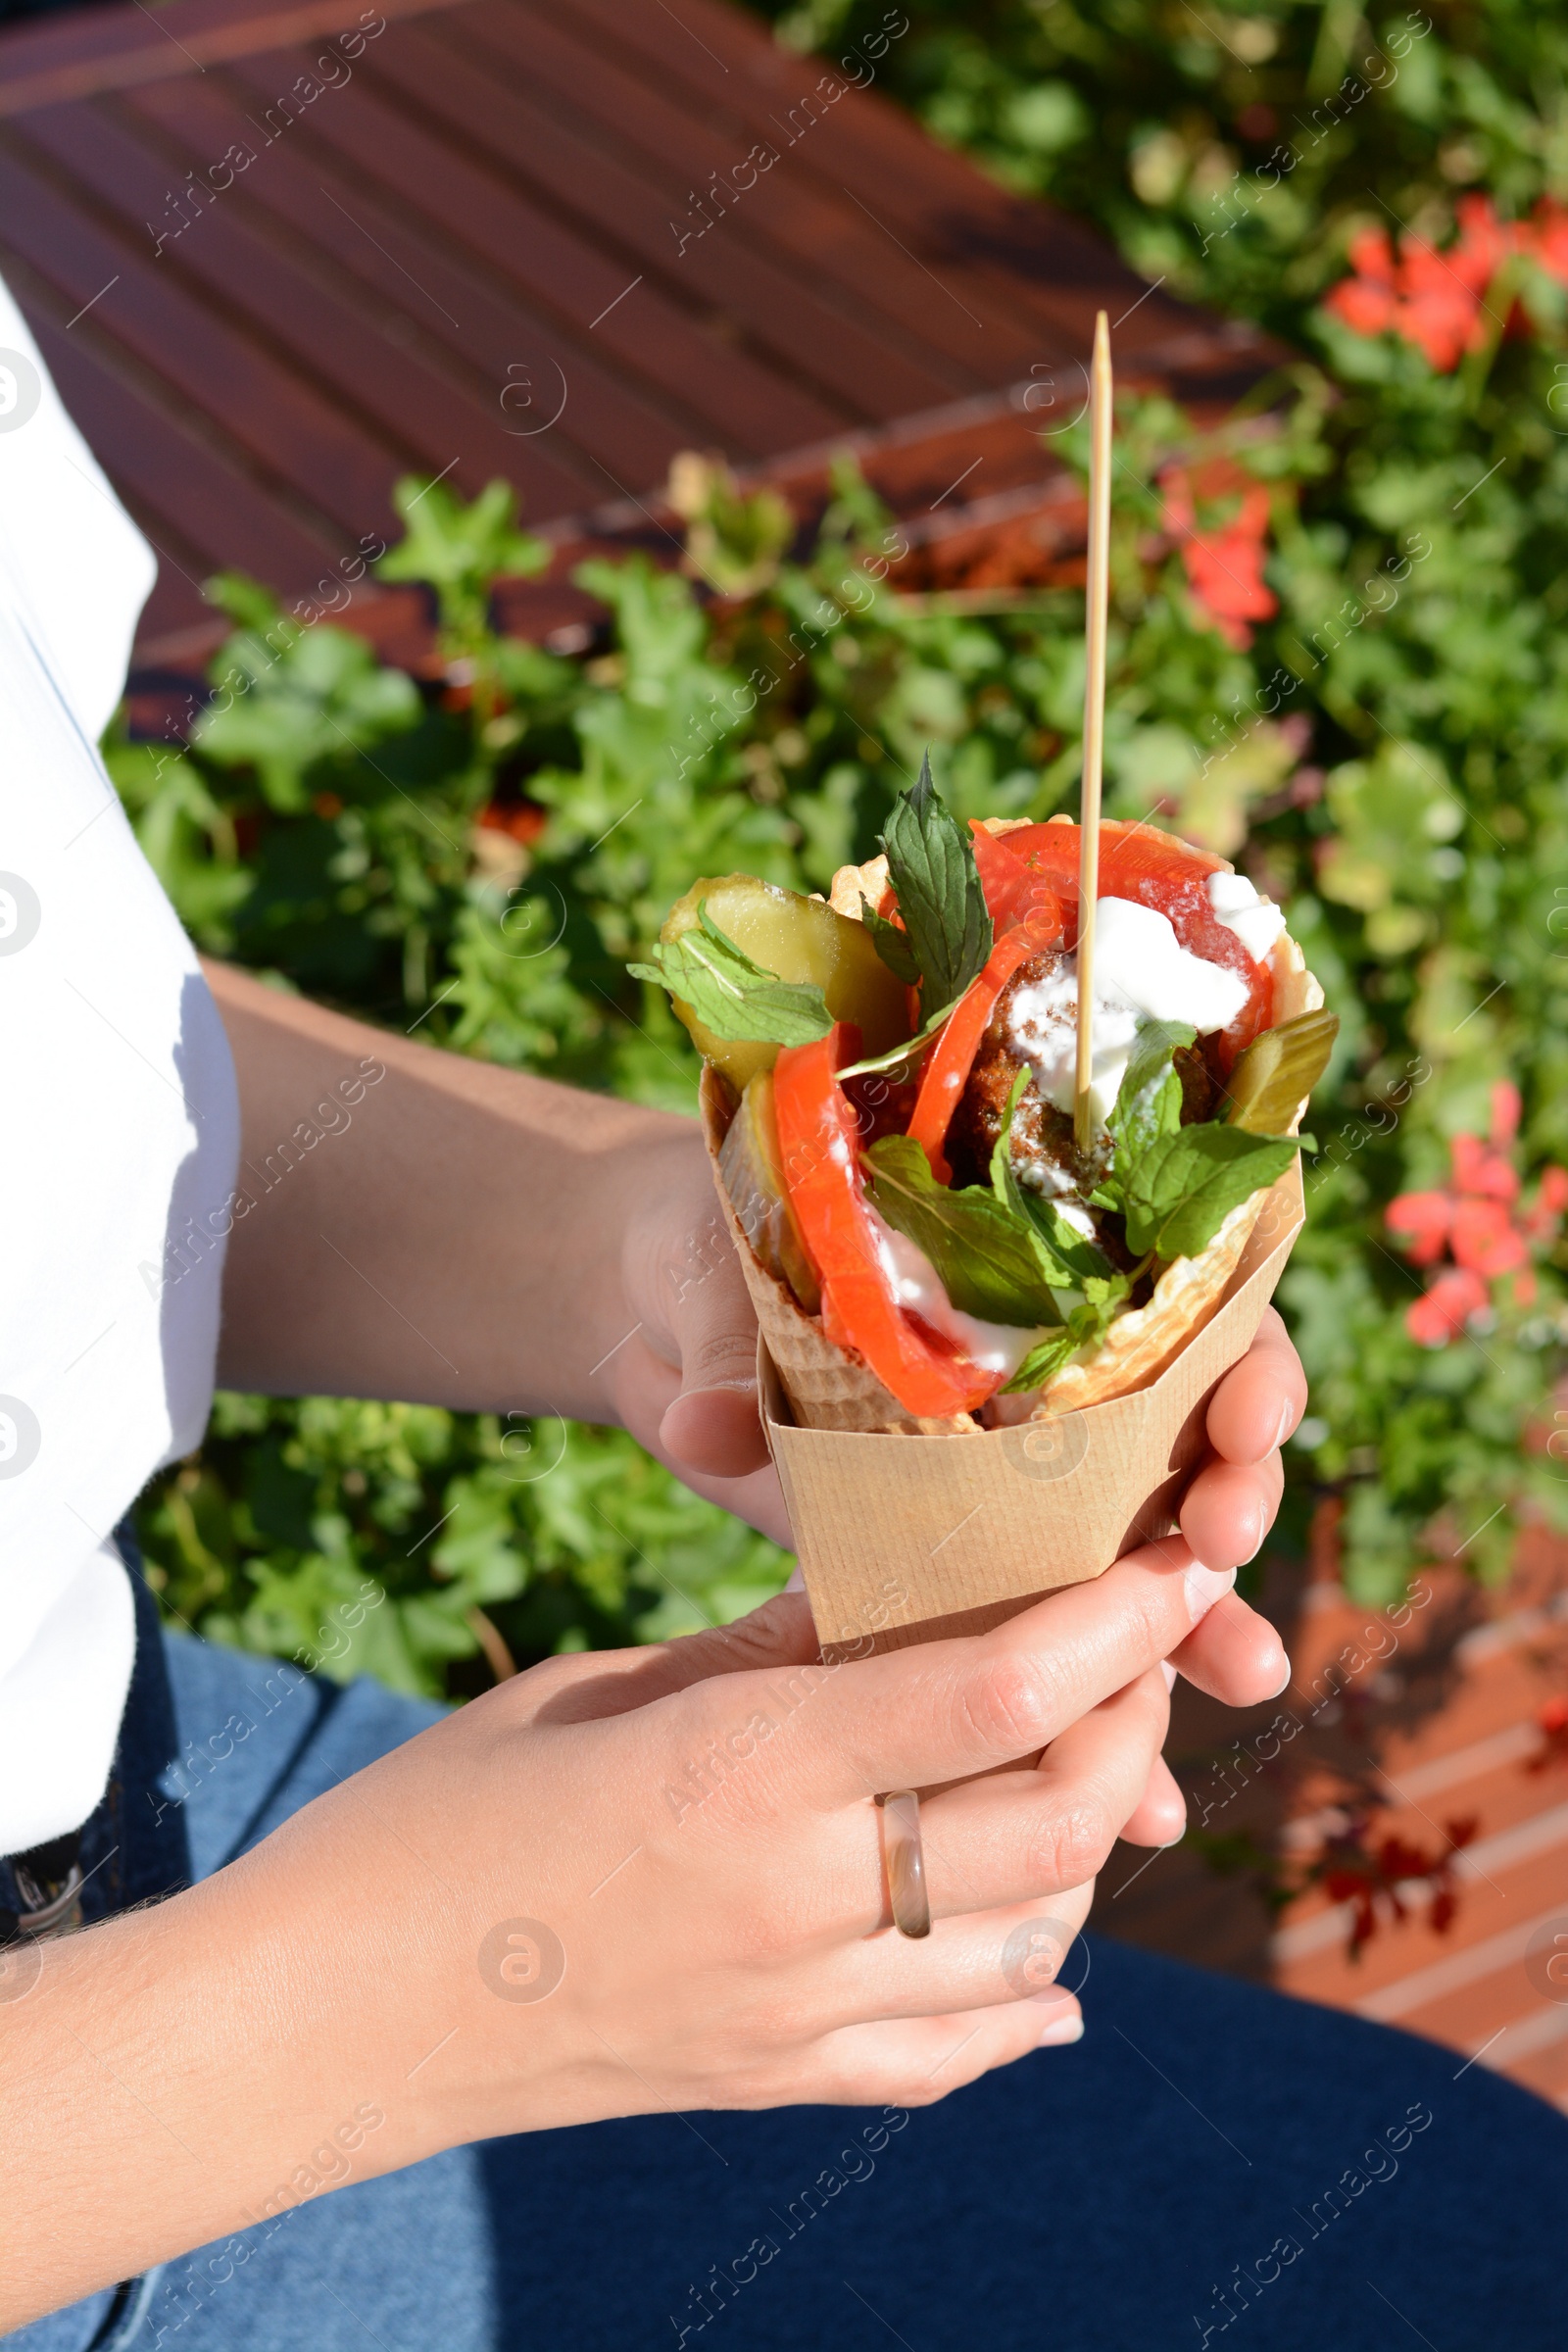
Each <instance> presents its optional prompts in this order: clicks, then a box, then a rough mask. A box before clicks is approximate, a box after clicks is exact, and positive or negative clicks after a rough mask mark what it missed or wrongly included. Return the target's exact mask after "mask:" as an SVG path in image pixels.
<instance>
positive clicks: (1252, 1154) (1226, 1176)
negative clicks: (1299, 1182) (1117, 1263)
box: [1118, 1123, 1297, 1259]
mask: <svg viewBox="0 0 1568 2352" xmlns="http://www.w3.org/2000/svg"><path fill="white" fill-rule="evenodd" d="M1296 1150H1297V1146H1296V1138H1295V1136H1293V1135H1249V1134H1247V1133H1246V1132H1245V1131H1244V1130H1243V1129H1242V1128H1240V1127H1229V1126H1224V1125H1220V1124H1217V1123H1216V1124H1205V1125H1203V1126H1200V1127H1178V1128H1177V1129H1176V1131H1175V1132H1174V1134H1170V1135H1162V1136H1160V1137H1159V1138H1158V1139H1157V1140H1156V1141H1155V1142H1154V1143H1153V1144H1152V1145H1151V1146H1150V1147H1149V1149H1148V1150H1147V1151H1146V1152H1144V1153H1143V1155H1142V1156H1141V1157H1140V1158H1139V1159H1138V1160H1136V1161H1135V1162H1134V1163H1133V1165H1132V1166H1131V1167H1130V1168H1128V1169H1126V1170H1124V1171H1123V1172H1122V1173H1121V1174H1120V1176H1119V1177H1118V1184H1119V1188H1120V1191H1121V1195H1122V1201H1123V1204H1124V1214H1125V1216H1126V1219H1127V1247H1128V1249H1129V1250H1132V1251H1133V1252H1134V1254H1135V1255H1136V1256H1138V1257H1143V1256H1144V1255H1146V1253H1147V1252H1148V1251H1150V1250H1152V1251H1153V1252H1154V1254H1155V1255H1156V1256H1158V1257H1162V1258H1167V1259H1168V1258H1173V1257H1196V1256H1197V1255H1198V1252H1199V1251H1200V1250H1204V1249H1206V1248H1207V1246H1208V1244H1209V1243H1210V1242H1211V1241H1212V1240H1213V1238H1214V1236H1215V1234H1216V1233H1218V1231H1219V1229H1220V1227H1221V1225H1223V1223H1224V1222H1225V1219H1226V1217H1227V1216H1228V1215H1229V1214H1230V1212H1231V1210H1232V1209H1233V1208H1234V1207H1235V1206H1236V1205H1237V1203H1238V1201H1246V1200H1249V1199H1250V1197H1251V1195H1252V1194H1253V1193H1255V1192H1257V1191H1259V1190H1260V1189H1261V1187H1262V1186H1264V1185H1266V1184H1273V1183H1274V1182H1275V1181H1276V1180H1277V1178H1279V1177H1281V1176H1283V1175H1284V1173H1285V1171H1286V1169H1287V1168H1288V1167H1289V1166H1290V1164H1291V1162H1292V1160H1293V1159H1294V1158H1295V1157H1296Z"/></svg>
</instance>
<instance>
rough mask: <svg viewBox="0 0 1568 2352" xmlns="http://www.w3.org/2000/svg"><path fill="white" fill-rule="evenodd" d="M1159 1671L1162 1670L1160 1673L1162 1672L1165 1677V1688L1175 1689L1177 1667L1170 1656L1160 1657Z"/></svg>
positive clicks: (1168, 1689)
mask: <svg viewBox="0 0 1568 2352" xmlns="http://www.w3.org/2000/svg"><path fill="white" fill-rule="evenodd" d="M1159 1671H1160V1673H1161V1674H1162V1675H1163V1676H1164V1677H1165V1688H1166V1690H1167V1691H1174V1690H1175V1688H1176V1669H1175V1667H1174V1666H1173V1665H1172V1664H1171V1662H1170V1660H1169V1658H1161V1659H1160V1661H1159Z"/></svg>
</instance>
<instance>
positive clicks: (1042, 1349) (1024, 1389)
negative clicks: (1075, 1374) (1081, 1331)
mask: <svg viewBox="0 0 1568 2352" xmlns="http://www.w3.org/2000/svg"><path fill="white" fill-rule="evenodd" d="M1078 1346H1079V1343H1078V1341H1077V1340H1076V1339H1075V1338H1074V1337H1073V1332H1072V1326H1071V1324H1068V1325H1067V1326H1066V1328H1065V1329H1064V1330H1061V1331H1057V1332H1053V1333H1052V1336H1051V1338H1050V1339H1049V1340H1042V1341H1041V1342H1040V1344H1039V1346H1038V1347H1035V1348H1030V1350H1029V1352H1028V1354H1027V1355H1026V1356H1025V1357H1024V1359H1023V1362H1022V1363H1021V1364H1020V1365H1019V1366H1018V1369H1017V1371H1016V1372H1015V1373H1014V1374H1013V1376H1012V1378H1011V1379H1010V1380H1009V1381H1008V1382H1007V1383H1006V1385H1005V1388H1004V1389H1003V1390H1002V1392H1001V1394H1002V1395H1003V1396H1004V1397H1022V1396H1025V1395H1027V1393H1028V1391H1029V1390H1030V1389H1043V1388H1044V1387H1045V1385H1046V1382H1047V1381H1048V1380H1049V1379H1050V1378H1051V1375H1052V1374H1053V1372H1059V1371H1060V1370H1061V1367H1062V1365H1063V1364H1064V1363H1066V1362H1067V1360H1068V1359H1069V1357H1071V1356H1074V1355H1076V1354H1077V1352H1078Z"/></svg>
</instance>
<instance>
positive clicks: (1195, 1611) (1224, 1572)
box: [1182, 1560, 1236, 1625]
mask: <svg viewBox="0 0 1568 2352" xmlns="http://www.w3.org/2000/svg"><path fill="white" fill-rule="evenodd" d="M1182 1582H1183V1585H1184V1586H1185V1588H1186V1593H1187V1613H1188V1615H1189V1616H1190V1617H1191V1618H1192V1621H1193V1623H1194V1624H1195V1625H1197V1624H1198V1623H1199V1621H1200V1620H1201V1618H1204V1617H1206V1616H1207V1615H1208V1612H1209V1610H1210V1609H1211V1608H1212V1607H1213V1606H1214V1603H1215V1601H1216V1600H1221V1599H1223V1598H1224V1596H1225V1594H1226V1593H1228V1592H1229V1591H1230V1589H1231V1587H1232V1585H1234V1584H1235V1582H1236V1571H1235V1569H1234V1568H1205V1567H1204V1566H1203V1563H1202V1561H1201V1560H1194V1562H1193V1564H1192V1566H1191V1567H1190V1568H1189V1569H1188V1571H1187V1573H1186V1575H1185V1577H1184V1578H1183V1579H1182Z"/></svg>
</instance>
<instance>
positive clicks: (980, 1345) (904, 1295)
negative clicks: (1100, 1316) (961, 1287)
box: [865, 1201, 1051, 1379]
mask: <svg viewBox="0 0 1568 2352" xmlns="http://www.w3.org/2000/svg"><path fill="white" fill-rule="evenodd" d="M865 1206H866V1213H867V1215H868V1216H869V1217H870V1219H871V1225H872V1229H873V1230H874V1232H875V1234H876V1246H877V1254H878V1256H879V1257H880V1258H881V1260H882V1267H883V1271H884V1272H885V1273H886V1275H887V1277H888V1280H889V1281H890V1282H891V1283H892V1285H893V1291H894V1296H895V1297H896V1298H897V1299H898V1301H899V1304H900V1305H901V1306H907V1307H908V1308H910V1309H911V1310H912V1312H913V1313H915V1314H917V1315H918V1316H919V1317H920V1320H921V1321H922V1322H923V1323H929V1324H930V1326H931V1328H932V1330H933V1331H940V1332H941V1333H942V1335H943V1337H944V1339H949V1340H952V1341H954V1342H955V1344H956V1346H957V1347H959V1348H962V1349H963V1352H964V1354H965V1355H966V1356H968V1358H969V1360H970V1362H971V1363H975V1364H978V1365H979V1366H980V1368H981V1370H982V1371H983V1372H1000V1373H1002V1374H1003V1375H1004V1376H1005V1377H1006V1378H1007V1379H1010V1378H1011V1377H1012V1375H1013V1373H1014V1372H1016V1371H1017V1369H1018V1366H1019V1365H1020V1364H1021V1363H1022V1362H1023V1359H1024V1357H1025V1356H1026V1355H1027V1354H1028V1352H1029V1350H1030V1348H1033V1347H1035V1346H1037V1345H1038V1343H1039V1342H1040V1341H1041V1340H1043V1339H1046V1338H1048V1337H1049V1333H1050V1328H1051V1327H1049V1326H1044V1325H1043V1326H1042V1327H1041V1328H1040V1329H1039V1330H1038V1331H1029V1330H1024V1329H1021V1328H1020V1327H1019V1326H1018V1325H1016V1324H1013V1323H983V1322H981V1321H980V1319H979V1317H978V1316H976V1315H966V1314H963V1313H962V1312H961V1311H960V1310H959V1309H958V1308H957V1307H956V1306H955V1305H954V1303H953V1301H952V1299H950V1298H949V1297H948V1294H947V1292H946V1291H945V1290H944V1289H943V1287H942V1281H941V1277H940V1276H939V1275H938V1273H937V1270H936V1268H935V1266H934V1265H933V1264H932V1263H931V1260H930V1259H929V1258H928V1257H927V1256H926V1254H925V1251H924V1250H919V1249H917V1248H916V1247H915V1245H914V1243H913V1242H911V1241H910V1239H909V1237H908V1235H907V1233H899V1232H897V1231H895V1229H894V1227H893V1226H891V1225H889V1224H887V1223H886V1222H885V1221H884V1220H883V1219H882V1218H881V1217H879V1216H878V1215H877V1212H876V1210H875V1209H874V1208H873V1207H872V1206H871V1203H870V1201H867V1202H866V1204H865Z"/></svg>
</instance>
